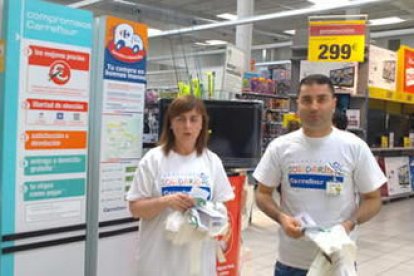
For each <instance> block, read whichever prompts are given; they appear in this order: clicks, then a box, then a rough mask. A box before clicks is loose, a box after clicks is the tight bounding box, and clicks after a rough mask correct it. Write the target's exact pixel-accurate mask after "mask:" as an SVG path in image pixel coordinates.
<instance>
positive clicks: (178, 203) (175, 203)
mask: <svg viewBox="0 0 414 276" xmlns="http://www.w3.org/2000/svg"><path fill="white" fill-rule="evenodd" d="M164 198H165V200H166V203H167V206H168V207H170V208H171V209H173V210H176V211H180V212H185V211H186V210H187V209H189V208H191V207H193V206H194V205H195V200H194V199H193V198H192V197H191V196H189V195H187V194H183V193H177V194H171V195H166V196H164Z"/></svg>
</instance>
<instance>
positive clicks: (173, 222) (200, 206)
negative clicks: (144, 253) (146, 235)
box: [165, 200, 228, 245]
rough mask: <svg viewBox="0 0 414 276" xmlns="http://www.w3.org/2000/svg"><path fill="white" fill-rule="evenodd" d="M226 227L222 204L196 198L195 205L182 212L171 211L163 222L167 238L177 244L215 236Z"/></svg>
mask: <svg viewBox="0 0 414 276" xmlns="http://www.w3.org/2000/svg"><path fill="white" fill-rule="evenodd" d="M227 229H228V218H227V209H226V207H225V206H224V204H222V203H213V202H211V201H202V200H197V205H196V206H195V207H193V208H190V209H188V210H187V211H186V212H184V213H181V212H179V211H174V212H172V213H171V214H170V215H168V217H167V220H166V224H165V230H166V232H167V239H169V240H171V242H172V243H174V244H177V245H182V244H186V243H191V242H197V241H200V240H203V239H206V238H208V237H210V238H215V237H217V236H219V235H223V234H224V233H226V231H227Z"/></svg>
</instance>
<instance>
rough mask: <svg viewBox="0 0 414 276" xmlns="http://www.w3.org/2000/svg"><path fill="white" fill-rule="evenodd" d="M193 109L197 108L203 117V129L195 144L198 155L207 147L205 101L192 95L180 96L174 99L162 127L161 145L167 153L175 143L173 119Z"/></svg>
mask: <svg viewBox="0 0 414 276" xmlns="http://www.w3.org/2000/svg"><path fill="white" fill-rule="evenodd" d="M193 109H195V110H196V111H197V112H198V113H199V114H200V115H201V117H202V119H203V123H202V127H201V131H200V134H199V135H198V137H197V141H196V144H195V147H196V150H197V155H200V154H201V153H203V150H204V149H205V148H206V147H207V140H208V115H207V110H206V107H205V106H204V103H203V101H202V100H200V99H197V98H196V97H194V96H192V95H186V96H180V97H178V98H176V99H175V100H173V101H172V103H171V104H170V105H169V106H168V109H167V112H166V114H165V116H164V124H163V127H162V132H161V138H160V141H159V145H161V146H162V149H163V151H164V153H165V154H166V155H168V154H169V153H170V151H171V150H172V149H173V147H174V143H175V136H174V133H173V131H172V129H171V120H172V119H173V118H175V117H177V116H179V115H181V114H183V113H186V112H189V111H191V110H193Z"/></svg>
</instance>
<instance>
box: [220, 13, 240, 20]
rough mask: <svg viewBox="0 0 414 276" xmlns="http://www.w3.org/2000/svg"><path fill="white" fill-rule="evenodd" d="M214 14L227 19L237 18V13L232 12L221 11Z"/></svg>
mask: <svg viewBox="0 0 414 276" xmlns="http://www.w3.org/2000/svg"><path fill="white" fill-rule="evenodd" d="M216 16H217V17H218V18H223V19H227V20H236V19H237V15H235V14H232V13H222V14H217V15H216Z"/></svg>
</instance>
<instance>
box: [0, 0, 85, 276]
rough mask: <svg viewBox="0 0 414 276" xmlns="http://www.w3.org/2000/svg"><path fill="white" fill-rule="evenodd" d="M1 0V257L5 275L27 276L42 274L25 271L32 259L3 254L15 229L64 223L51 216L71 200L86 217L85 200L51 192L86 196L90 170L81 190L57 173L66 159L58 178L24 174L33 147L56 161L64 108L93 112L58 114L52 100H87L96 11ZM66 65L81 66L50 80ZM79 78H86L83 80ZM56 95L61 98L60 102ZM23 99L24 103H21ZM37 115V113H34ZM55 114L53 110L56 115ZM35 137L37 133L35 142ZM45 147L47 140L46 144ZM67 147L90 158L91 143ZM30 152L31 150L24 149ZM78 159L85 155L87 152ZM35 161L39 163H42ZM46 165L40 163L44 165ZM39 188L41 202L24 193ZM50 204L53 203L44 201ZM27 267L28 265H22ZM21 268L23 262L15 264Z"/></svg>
mask: <svg viewBox="0 0 414 276" xmlns="http://www.w3.org/2000/svg"><path fill="white" fill-rule="evenodd" d="M3 4H4V5H3V14H2V17H1V18H2V19H1V20H2V21H3V24H4V25H3V30H2V34H3V38H4V41H5V48H6V51H5V70H4V72H0V74H1V76H0V91H1V93H0V135H1V136H0V158H1V159H0V187H1V191H0V196H1V201H0V202H1V206H0V210H1V216H0V218H1V223H0V232H1V236H2V238H3V240H4V237H7V240H8V241H7V242H2V243H1V245H2V249H3V253H2V254H1V258H0V276H5V275H7V276H9V275H16V276H19V275H22V274H24V275H30V274H31V273H33V275H39V274H36V273H37V272H35V271H30V272H28V271H26V270H25V269H30V267H31V265H32V264H31V263H25V264H24V265H22V263H21V261H20V263H19V261H18V260H17V259H16V256H15V254H14V253H8V254H5V253H4V251H10V249H11V248H13V247H14V246H15V242H14V239H12V238H10V237H12V236H13V235H14V234H17V233H21V232H27V233H28V232H30V231H35V230H44V229H48V228H56V227H59V226H60V225H59V224H58V223H57V222H56V221H55V220H54V219H55V218H56V214H57V213H58V210H60V211H62V210H70V208H72V207H70V206H74V208H72V209H71V212H72V213H73V212H75V214H76V215H78V217H79V221H81V220H82V219H83V222H84V218H82V216H83V215H82V214H81V213H82V207H77V205H76V202H75V201H72V202H70V203H69V204H66V203H67V201H66V203H65V202H64V201H62V200H61V199H60V200H61V202H60V203H56V202H57V201H56V202H55V201H53V200H55V199H53V198H52V197H50V196H52V195H53V196H58V195H62V197H63V195H65V194H67V195H68V197H66V198H65V200H67V199H68V198H69V196H71V195H73V194H76V196H78V195H82V196H84V194H85V188H84V187H85V185H86V184H85V183H86V182H85V181H86V171H85V170H80V169H75V172H76V173H77V177H78V178H80V179H81V181H82V182H81V183H82V185H78V186H79V187H80V188H78V190H76V191H75V190H74V189H75V188H76V187H70V188H71V189H70V190H68V189H67V188H68V187H69V185H72V183H73V182H71V183H69V182H70V181H69V180H71V179H70V178H69V177H67V176H65V177H63V178H66V179H68V181H67V182H68V183H69V184H67V185H66V182H65V183H64V182H62V179H60V177H61V175H60V176H59V173H60V174H61V172H63V171H65V172H66V171H67V169H68V167H67V166H66V165H65V164H63V165H62V166H61V167H59V168H58V170H60V171H58V173H57V174H58V177H56V176H53V173H50V174H47V173H42V172H40V171H37V172H36V174H27V173H25V171H27V170H25V169H26V168H25V166H26V165H27V163H26V162H25V160H27V158H26V157H27V156H29V155H30V156H32V157H33V158H34V156H36V153H37V155H38V156H43V155H45V156H46V157H47V158H49V159H51V160H52V158H53V154H54V153H55V152H54V151H53V150H54V149H57V144H56V143H57V141H51V140H50V139H51V138H53V137H54V138H56V137H57V136H59V135H60V136H61V138H63V139H64V138H66V136H62V133H64V131H65V127H64V126H63V124H61V122H66V121H65V120H68V118H69V116H67V114H69V113H70V114H71V113H75V112H77V113H78V114H81V115H82V116H84V117H85V118H88V115H87V112H86V111H83V110H81V111H76V107H77V106H74V105H73V106H70V107H68V108H61V110H63V111H59V112H62V113H60V114H59V113H56V112H58V111H56V110H57V107H56V106H54V108H55V109H52V108H50V106H48V105H47V104H48V103H51V102H53V100H57V99H60V100H63V101H64V102H65V104H67V105H69V104H78V105H79V104H80V105H81V106H82V107H83V106H87V105H88V92H89V67H88V66H89V56H90V51H91V47H92V41H93V37H92V27H93V24H92V23H93V16H92V13H91V12H89V11H85V10H76V9H72V8H68V7H65V6H62V5H57V4H51V3H48V2H44V1H39V0H4V1H3ZM75 59H76V60H75ZM81 59H82V60H81ZM52 61H59V62H60V63H57V62H56V63H54V64H48V62H52ZM62 64H71V65H72V64H75V65H76V66H78V67H79V66H81V68H72V67H71V68H70V69H71V73H72V76H71V77H72V78H71V79H69V78H67V81H66V82H60V83H59V82H57V81H56V79H52V77H51V73H52V72H53V73H54V75H53V76H54V77H55V78H57V77H58V76H61V77H65V76H66V75H64V74H63V71H60V70H61V69H62V68H63V67H62ZM62 70H63V69H62ZM79 77H81V78H82V79H81V80H79ZM36 89H37V90H36ZM51 91H53V93H54V94H53V93H51ZM62 91H66V92H67V91H72V92H73V91H78V94H75V93H74V92H73V93H72V94H71V95H69V94H66V95H64V96H62V95H63V93H62ZM51 94H53V96H52V98H50V97H51ZM53 97H55V99H54V98H53ZM29 102H30V103H35V102H36V103H43V105H42V106H41V107H36V106H31V107H30V108H29V106H25V105H24V104H27V103H29ZM55 102H58V103H59V104H60V102H62V101H55ZM24 106H25V107H27V108H22V107H24ZM68 110H71V111H68ZM29 112H31V113H29ZM53 112H55V113H56V114H55V113H53ZM64 113H66V114H64ZM33 114H36V115H37V116H36V117H35V116H31V115H33ZM52 114H55V115H53V116H52ZM49 115H50V116H49ZM72 117H73V116H72ZM72 117H70V118H72ZM56 122H58V123H56ZM52 126H53V127H52ZM87 128H88V125H87V119H85V120H83V124H82V125H81V124H78V126H77V127H75V130H76V131H72V132H70V131H69V132H66V133H69V134H70V135H72V134H79V133H81V130H82V131H83V132H82V133H81V134H82V135H84V136H85V137H86V132H87ZM72 129H73V127H72ZM33 130H36V131H37V132H36V131H33ZM28 133H32V134H33V135H32V136H31V137H30V138H33V139H34V140H33V141H34V142H33V144H30V145H29V143H28V140H29V136H28V135H27V134H28ZM58 133H60V134H58ZM36 139H40V140H37V141H35V140H36ZM67 140H68V139H67ZM63 141H64V142H63ZM46 142H47V143H49V144H47V145H48V147H49V146H50V145H53V144H54V143H55V145H56V147H55V148H53V149H51V148H47V147H46V146H45V145H46ZM61 142H62V144H61V146H62V148H63V146H64V145H66V142H67V141H66V140H61ZM39 146H40V147H39ZM41 146H45V147H44V148H43V149H42V148H41ZM60 150H62V149H60ZM63 150H64V151H65V154H67V158H69V159H68V160H72V159H73V155H71V154H72V153H73V152H77V154H78V155H76V156H81V157H82V158H84V159H87V156H86V152H87V148H86V147H85V148H84V149H82V150H80V149H76V150H72V152H71V151H70V150H69V151H68V150H67V149H65V148H63ZM57 151H59V150H57ZM81 151H82V154H81ZM28 152H30V153H29V154H27V153H28ZM39 160H40V159H39ZM44 160H46V159H44ZM81 161H82V162H86V161H84V160H83V159H82V160H81ZM71 164H72V163H71ZM35 165H36V166H37V165H39V166H40V164H35ZM44 165H45V164H43V167H42V169H45V168H46V169H47V166H44ZM39 168H40V167H39ZM72 171H73V170H72ZM51 177H52V178H53V177H56V183H58V184H59V185H60V186H59V187H58V186H55V187H58V188H60V190H59V191H58V190H57V189H54V190H53V189H52V188H53V187H52V186H51V185H50V181H49V182H46V180H48V178H51ZM31 181H32V182H31ZM33 181H39V182H40V181H45V183H47V185H43V184H42V185H37V184H36V185H37V186H35V185H32V183H34V182H33ZM25 185H26V186H25ZM65 185H66V186H65ZM36 187H37V188H39V189H40V190H42V191H41V192H42V193H44V195H45V197H44V198H39V200H38V201H34V200H31V199H32V198H29V199H30V200H27V199H28V197H27V196H26V197H24V195H25V194H27V192H28V190H25V189H26V188H27V189H33V188H36ZM73 191H75V192H73ZM35 192H36V193H35ZM35 192H34V193H32V195H33V196H37V195H39V194H38V193H37V191H35ZM79 198H80V196H78V202H81V201H82V200H83V199H79ZM49 199H50V200H49ZM52 201H53V202H52ZM62 202H63V205H62ZM74 202H75V203H74ZM29 203H30V204H29ZM65 204H66V205H65ZM58 205H59V206H58ZM47 206H50V207H49V208H46V207H47ZM79 206H81V205H79ZM65 208H66V209H65ZM67 208H69V209H67ZM45 211H46V212H49V214H50V215H47V216H43V217H41V216H42V212H45ZM52 213H53V214H52ZM66 214H68V212H67V213H66ZM66 220H67V219H66ZM61 221H62V220H61ZM64 223H65V222H63V224H64ZM26 240H27V239H25V240H22V241H19V245H22V244H23V245H24V243H25V242H26ZM33 261H39V262H40V261H41V260H40V259H39V260H35V259H33ZM49 261H50V263H51V267H54V266H55V265H56V264H54V260H53V257H52V258H50V259H49ZM25 266H26V267H27V268H24V267H25ZM38 267H41V265H38ZM17 268H19V269H18V270H16V269H17ZM41 275H45V274H41ZM62 275H64V273H63V274H62Z"/></svg>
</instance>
